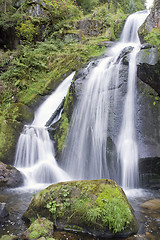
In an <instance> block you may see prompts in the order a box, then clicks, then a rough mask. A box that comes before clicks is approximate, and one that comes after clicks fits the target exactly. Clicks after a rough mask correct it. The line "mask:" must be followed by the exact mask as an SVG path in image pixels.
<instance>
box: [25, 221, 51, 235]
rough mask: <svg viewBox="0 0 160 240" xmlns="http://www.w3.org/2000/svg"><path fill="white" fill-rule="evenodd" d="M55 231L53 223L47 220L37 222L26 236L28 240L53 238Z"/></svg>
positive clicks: (28, 230)
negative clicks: (53, 231)
mask: <svg viewBox="0 0 160 240" xmlns="http://www.w3.org/2000/svg"><path fill="white" fill-rule="evenodd" d="M52 230H53V223H52V222H50V221H49V220H47V219H45V218H39V219H37V220H35V221H34V222H33V223H32V224H31V225H30V227H29V228H28V229H27V231H26V232H25V233H24V235H25V236H26V237H27V239H37V238H40V237H49V236H50V237H51V235H52Z"/></svg>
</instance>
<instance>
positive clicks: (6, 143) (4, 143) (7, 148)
mask: <svg viewBox="0 0 160 240" xmlns="http://www.w3.org/2000/svg"><path fill="white" fill-rule="evenodd" d="M33 116H34V115H33V112H32V110H31V109H29V108H28V107H27V106H26V105H24V104H22V103H13V104H11V106H10V108H9V109H8V111H7V113H6V116H5V118H3V117H2V118H1V122H0V161H2V162H4V163H7V164H13V163H14V156H15V150H16V143H17V141H18V137H19V135H20V133H21V131H22V128H23V124H24V123H28V122H31V121H32V120H33Z"/></svg>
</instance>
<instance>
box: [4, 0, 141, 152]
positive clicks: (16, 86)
mask: <svg viewBox="0 0 160 240" xmlns="http://www.w3.org/2000/svg"><path fill="white" fill-rule="evenodd" d="M144 2H145V0H119V1H117V0H87V1H86V0H85V1H84V0H77V1H75V0H37V1H32V0H26V1H22V0H21V1H17V0H0V139H1V140H2V139H3V141H1V143H2V142H4V144H6V141H5V140H4V138H5V136H4V133H3V135H2V124H4V123H7V121H8V120H10V121H12V122H14V123H16V122H17V121H18V117H17V116H18V114H19V112H18V109H17V108H14V111H10V109H13V104H15V103H17V102H18V103H23V104H25V105H28V106H30V105H32V104H33V103H34V102H35V100H37V99H38V97H39V96H41V95H45V94H48V93H49V92H50V91H51V90H52V89H54V88H55V87H56V86H57V85H58V83H59V82H60V81H62V79H63V78H64V77H65V76H66V75H67V74H69V73H70V72H72V71H73V70H77V69H79V68H80V67H82V66H83V65H84V64H85V63H87V61H88V60H89V59H91V58H92V57H95V56H98V55H101V54H102V53H103V52H104V51H105V47H104V46H103V45H102V44H99V43H100V42H103V41H106V40H116V39H117V38H118V37H119V34H120V32H121V30H122V27H123V24H124V20H125V18H126V17H127V15H128V14H130V13H131V12H134V11H137V10H142V9H144ZM83 21H86V23H87V31H88V32H87V33H86V32H85V31H83V27H82V28H81V27H80V22H83ZM88 29H89V30H88ZM0 154H3V153H2V152H1V146H0Z"/></svg>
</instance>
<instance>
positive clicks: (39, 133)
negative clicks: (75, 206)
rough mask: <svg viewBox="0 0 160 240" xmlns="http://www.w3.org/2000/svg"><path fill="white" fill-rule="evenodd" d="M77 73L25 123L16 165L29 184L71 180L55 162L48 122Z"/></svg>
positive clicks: (18, 145)
mask: <svg viewBox="0 0 160 240" xmlns="http://www.w3.org/2000/svg"><path fill="white" fill-rule="evenodd" d="M74 74H75V72H73V73H72V74H71V75H69V76H68V77H67V78H66V79H65V80H64V81H63V82H62V83H61V84H60V85H59V87H58V88H57V89H56V90H55V91H54V92H53V93H52V94H51V95H50V96H49V97H48V98H47V99H46V100H45V101H44V103H43V104H42V105H41V106H40V107H39V108H38V109H37V111H36V112H35V118H34V120H33V122H32V124H31V125H25V126H24V128H23V132H22V133H21V135H20V137H19V140H18V143H17V151H16V157H15V164H14V165H15V167H16V168H18V169H19V170H20V171H21V172H22V173H23V174H24V176H25V183H26V185H30V186H34V185H35V184H37V183H55V182H60V181H66V180H70V177H69V176H68V174H67V173H66V172H65V171H64V170H62V169H61V168H60V167H59V165H58V164H57V162H56V159H55V157H54V156H55V154H54V145H53V143H52V141H51V139H50V137H49V133H48V128H47V127H46V126H45V125H46V123H47V122H48V121H49V119H50V118H51V117H52V115H53V113H54V112H55V111H56V110H57V108H58V107H59V105H60V104H61V102H62V101H63V99H64V97H65V96H66V95H67V92H68V89H69V86H70V84H71V81H72V79H73V77H74Z"/></svg>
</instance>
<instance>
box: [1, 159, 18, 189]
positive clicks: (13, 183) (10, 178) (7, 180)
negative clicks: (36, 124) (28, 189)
mask: <svg viewBox="0 0 160 240" xmlns="http://www.w3.org/2000/svg"><path fill="white" fill-rule="evenodd" d="M22 184H23V176H22V175H21V173H20V172H19V171H18V170H17V169H16V168H14V167H12V166H10V165H6V164H4V163H2V162H0V187H2V188H7V187H8V188H12V187H18V186H20V185H22Z"/></svg>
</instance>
